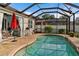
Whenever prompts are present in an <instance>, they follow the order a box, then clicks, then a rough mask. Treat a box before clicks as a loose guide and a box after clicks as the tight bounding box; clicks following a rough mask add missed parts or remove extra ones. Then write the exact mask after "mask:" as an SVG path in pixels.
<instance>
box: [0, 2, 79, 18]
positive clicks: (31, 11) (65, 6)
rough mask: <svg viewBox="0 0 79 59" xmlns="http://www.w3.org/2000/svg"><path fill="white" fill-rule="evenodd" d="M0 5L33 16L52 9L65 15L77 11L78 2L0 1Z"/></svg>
mask: <svg viewBox="0 0 79 59" xmlns="http://www.w3.org/2000/svg"><path fill="white" fill-rule="evenodd" d="M0 6H2V7H4V8H9V9H11V10H14V11H16V12H18V13H22V14H26V15H29V16H34V17H36V16H38V15H40V14H41V15H42V14H44V13H47V12H50V13H53V12H54V11H57V12H56V13H61V14H62V15H66V16H71V15H72V14H75V13H78V12H79V4H78V3H0Z"/></svg>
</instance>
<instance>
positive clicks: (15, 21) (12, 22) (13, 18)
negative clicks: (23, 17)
mask: <svg viewBox="0 0 79 59" xmlns="http://www.w3.org/2000/svg"><path fill="white" fill-rule="evenodd" d="M17 27H18V23H17V19H16V15H15V13H13V15H12V21H11V29H12V30H15V29H16V28H17Z"/></svg>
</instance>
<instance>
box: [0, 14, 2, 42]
mask: <svg viewBox="0 0 79 59" xmlns="http://www.w3.org/2000/svg"><path fill="white" fill-rule="evenodd" d="M2 20H3V13H0V42H1V41H3V40H2Z"/></svg>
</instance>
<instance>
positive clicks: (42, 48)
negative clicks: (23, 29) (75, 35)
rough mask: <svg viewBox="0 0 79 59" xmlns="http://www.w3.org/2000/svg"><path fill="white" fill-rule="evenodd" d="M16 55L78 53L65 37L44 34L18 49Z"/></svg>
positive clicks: (68, 54) (64, 54)
mask: <svg viewBox="0 0 79 59" xmlns="http://www.w3.org/2000/svg"><path fill="white" fill-rule="evenodd" d="M16 56H78V53H77V51H76V50H75V49H74V47H73V46H72V45H71V44H70V43H69V42H68V41H67V39H66V38H65V37H62V36H56V35H44V36H39V37H38V38H37V40H36V41H35V42H34V43H33V44H31V45H29V46H27V47H25V48H23V49H21V50H20V51H18V52H17V53H16Z"/></svg>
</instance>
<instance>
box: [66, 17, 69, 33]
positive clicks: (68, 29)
mask: <svg viewBox="0 0 79 59" xmlns="http://www.w3.org/2000/svg"><path fill="white" fill-rule="evenodd" d="M68 30H69V28H68V18H66V34H68V32H69V31H68Z"/></svg>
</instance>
